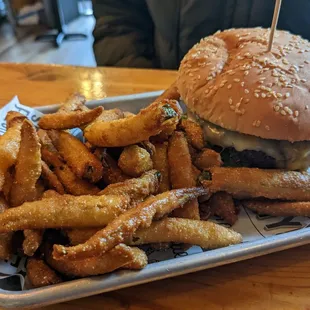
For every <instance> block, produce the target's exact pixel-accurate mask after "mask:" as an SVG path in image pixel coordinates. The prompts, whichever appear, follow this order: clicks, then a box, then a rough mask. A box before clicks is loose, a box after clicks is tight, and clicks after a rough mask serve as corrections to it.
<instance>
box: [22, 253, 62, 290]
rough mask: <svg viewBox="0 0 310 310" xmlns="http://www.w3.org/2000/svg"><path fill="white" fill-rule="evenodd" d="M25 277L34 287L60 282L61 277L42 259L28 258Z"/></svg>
mask: <svg viewBox="0 0 310 310" xmlns="http://www.w3.org/2000/svg"><path fill="white" fill-rule="evenodd" d="M27 277H28V279H29V282H30V284H31V285H32V286H33V287H34V288H37V287H43V286H48V285H51V284H57V283H60V282H62V279H61V278H60V277H59V276H58V275H57V274H56V273H55V271H54V270H52V269H51V268H50V267H49V266H48V265H47V264H46V263H45V262H44V261H43V260H42V259H37V258H29V259H28V262H27Z"/></svg>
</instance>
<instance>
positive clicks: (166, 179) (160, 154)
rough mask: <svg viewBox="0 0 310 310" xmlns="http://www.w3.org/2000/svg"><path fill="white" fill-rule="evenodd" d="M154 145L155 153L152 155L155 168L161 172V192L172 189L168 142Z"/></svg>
mask: <svg viewBox="0 0 310 310" xmlns="http://www.w3.org/2000/svg"><path fill="white" fill-rule="evenodd" d="M154 145H155V153H154V155H153V156H152V160H153V166H154V169H156V170H158V171H159V172H160V174H161V182H160V184H159V193H163V192H166V191H169V190H170V189H171V186H170V176H169V163H168V142H164V143H156V144H154Z"/></svg>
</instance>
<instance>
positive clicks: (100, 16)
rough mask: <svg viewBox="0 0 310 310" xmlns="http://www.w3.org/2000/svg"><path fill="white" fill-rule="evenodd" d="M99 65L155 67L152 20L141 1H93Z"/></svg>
mask: <svg viewBox="0 0 310 310" xmlns="http://www.w3.org/2000/svg"><path fill="white" fill-rule="evenodd" d="M93 8H94V15H95V18H96V26H95V29H94V32H93V35H94V39H95V41H94V53H95V57H96V61H97V64H98V65H99V66H118V67H140V68H141V67H144V68H150V67H154V50H153V22H152V19H151V16H150V14H149V12H148V9H147V6H146V4H145V1H143V0H93Z"/></svg>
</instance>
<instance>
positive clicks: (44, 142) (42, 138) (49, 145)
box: [37, 129, 57, 153]
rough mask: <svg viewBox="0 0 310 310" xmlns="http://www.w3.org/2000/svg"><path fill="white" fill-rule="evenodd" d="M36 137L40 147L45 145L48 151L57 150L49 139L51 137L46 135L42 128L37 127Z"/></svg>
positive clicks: (55, 151)
mask: <svg viewBox="0 0 310 310" xmlns="http://www.w3.org/2000/svg"><path fill="white" fill-rule="evenodd" d="M37 134H38V137H39V139H40V142H41V145H42V147H45V148H46V149H48V150H49V151H50V152H54V153H57V150H56V148H55V146H54V144H53V142H52V140H51V138H50V137H49V136H48V134H47V131H46V130H44V129H39V130H38V131H37Z"/></svg>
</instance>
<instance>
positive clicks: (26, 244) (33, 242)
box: [23, 229, 43, 256]
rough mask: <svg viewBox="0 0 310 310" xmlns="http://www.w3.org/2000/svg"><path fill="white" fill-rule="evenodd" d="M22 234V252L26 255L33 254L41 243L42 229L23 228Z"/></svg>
mask: <svg viewBox="0 0 310 310" xmlns="http://www.w3.org/2000/svg"><path fill="white" fill-rule="evenodd" d="M24 236H25V239H24V241H23V250H24V254H25V255H27V256H33V255H34V253H35V252H36V250H37V249H38V248H39V246H40V245H41V243H42V239H43V231H42V230H30V229H25V230H24Z"/></svg>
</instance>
